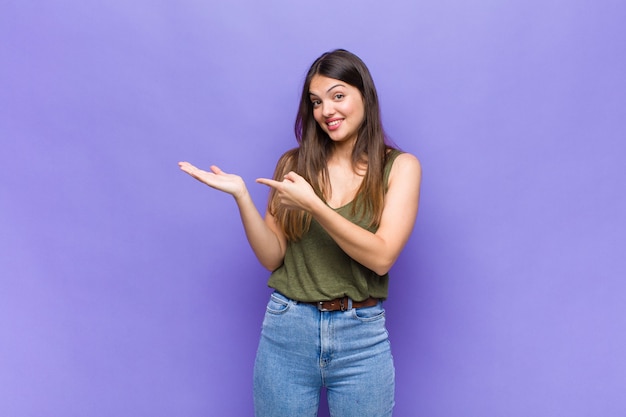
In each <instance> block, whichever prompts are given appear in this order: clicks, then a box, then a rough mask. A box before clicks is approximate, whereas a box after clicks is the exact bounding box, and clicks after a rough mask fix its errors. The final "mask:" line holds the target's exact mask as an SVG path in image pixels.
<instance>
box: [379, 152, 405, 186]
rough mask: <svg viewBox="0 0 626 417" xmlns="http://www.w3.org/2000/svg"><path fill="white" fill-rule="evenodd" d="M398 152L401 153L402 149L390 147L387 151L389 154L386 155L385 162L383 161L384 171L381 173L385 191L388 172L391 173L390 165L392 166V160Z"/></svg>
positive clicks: (387, 184) (387, 182)
mask: <svg viewBox="0 0 626 417" xmlns="http://www.w3.org/2000/svg"><path fill="white" fill-rule="evenodd" d="M400 154H402V151H400V150H398V149H392V150H390V151H389V155H388V156H387V162H386V163H385V171H384V173H383V181H384V182H385V192H387V188H388V186H389V174H390V173H391V167H392V166H393V161H395V160H396V158H397V157H398V155H400Z"/></svg>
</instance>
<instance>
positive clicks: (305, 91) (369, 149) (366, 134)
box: [268, 49, 391, 241]
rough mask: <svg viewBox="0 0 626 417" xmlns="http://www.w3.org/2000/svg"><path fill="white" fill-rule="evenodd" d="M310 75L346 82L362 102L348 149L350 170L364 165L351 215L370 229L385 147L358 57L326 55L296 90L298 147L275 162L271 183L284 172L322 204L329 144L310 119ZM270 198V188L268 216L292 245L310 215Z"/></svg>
mask: <svg viewBox="0 0 626 417" xmlns="http://www.w3.org/2000/svg"><path fill="white" fill-rule="evenodd" d="M316 75H321V76H324V77H328V78H333V79H336V80H341V81H343V82H345V83H348V84H350V85H351V86H353V87H356V88H357V89H358V90H359V91H360V93H361V96H362V98H363V104H364V108H365V115H364V118H363V123H362V124H361V126H360V128H359V131H358V136H357V140H356V143H355V145H354V149H353V150H352V167H353V169H354V170H355V171H356V170H357V167H359V166H366V167H367V169H366V172H365V176H364V178H363V181H362V182H361V186H360V187H359V189H358V191H357V194H356V197H355V201H354V204H353V205H352V213H351V214H352V215H353V216H354V215H356V214H357V209H358V210H359V213H358V214H359V215H360V218H361V220H363V219H364V218H365V217H366V216H367V217H368V227H372V226H376V225H377V224H378V223H379V222H380V217H381V215H382V211H383V203H384V192H385V190H384V188H385V184H384V183H383V171H384V167H385V163H386V156H387V154H388V152H387V151H388V150H389V149H391V146H390V145H389V144H388V143H387V140H386V136H385V132H384V130H383V126H382V122H381V117H380V107H379V104H378V94H377V93H376V87H375V86H374V81H373V80H372V76H371V75H370V72H369V70H368V69H367V67H366V66H365V64H364V63H363V61H361V59H360V58H359V57H357V56H356V55H354V54H352V53H350V52H348V51H346V50H344V49H337V50H334V51H332V52H326V53H324V54H323V55H322V56H320V57H319V58H317V59H316V60H315V62H313V64H312V65H311V68H310V69H309V71H308V73H307V76H306V78H305V81H304V85H303V88H302V96H301V98H300V106H299V109H298V115H297V117H296V123H295V134H296V139H297V141H298V144H299V147H297V148H295V149H292V150H290V151H288V152H286V153H285V154H284V155H283V156H282V157H281V158H280V160H279V161H278V164H277V166H276V170H275V172H274V179H275V180H277V181H282V180H283V177H284V176H285V174H286V173H288V172H289V171H294V172H296V173H297V174H299V175H301V176H302V177H304V178H305V179H306V180H307V181H308V182H309V183H310V184H311V186H312V187H313V190H315V193H316V194H317V195H318V196H319V197H320V198H322V199H323V200H326V198H325V197H326V192H325V190H329V189H330V184H329V179H328V178H329V176H328V167H327V162H328V158H329V156H330V153H331V150H332V147H333V142H332V140H331V139H330V138H329V137H328V135H327V134H326V132H324V131H323V130H322V128H321V127H320V126H319V125H318V124H317V122H316V121H315V119H314V117H313V105H312V103H311V99H310V95H309V88H310V85H311V80H312V79H313V77H314V76H316ZM275 197H276V192H275V191H274V190H273V189H272V191H271V192H270V196H269V203H268V209H269V212H270V213H271V214H272V215H273V216H274V217H275V219H276V221H277V223H278V224H279V225H280V227H281V228H282V229H283V231H284V232H285V235H286V236H287V239H289V240H294V241H295V240H298V239H299V238H300V237H302V235H303V233H304V232H306V231H307V230H308V228H309V225H310V223H311V216H310V215H309V214H308V213H306V212H304V211H302V210H293V209H288V208H286V207H283V206H282V205H281V204H280V203H279V202H278V201H277V199H276V198H275Z"/></svg>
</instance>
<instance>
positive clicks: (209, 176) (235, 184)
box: [178, 162, 246, 197]
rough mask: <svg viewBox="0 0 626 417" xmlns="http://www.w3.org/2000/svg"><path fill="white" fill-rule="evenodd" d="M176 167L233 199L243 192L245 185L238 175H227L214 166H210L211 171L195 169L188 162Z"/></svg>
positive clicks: (180, 163)
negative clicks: (231, 196)
mask: <svg viewBox="0 0 626 417" xmlns="http://www.w3.org/2000/svg"><path fill="white" fill-rule="evenodd" d="M178 166H179V167H180V169H181V170H183V171H184V172H186V173H187V174H189V175H191V176H192V177H194V178H195V179H197V180H198V181H200V182H202V183H204V184H206V185H208V186H209V187H211V188H215V189H216V190H220V191H223V192H225V193H228V194H231V195H233V196H234V197H238V196H240V195H241V194H243V193H244V192H245V189H246V186H245V183H244V181H243V179H242V178H241V177H240V176H239V175H235V174H228V173H226V172H224V171H222V170H221V169H219V168H218V167H217V166H215V165H211V168H210V169H211V171H205V170H203V169H200V168H197V167H195V166H193V165H192V164H190V163H189V162H179V163H178Z"/></svg>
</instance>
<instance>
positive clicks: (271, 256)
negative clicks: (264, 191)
mask: <svg viewBox="0 0 626 417" xmlns="http://www.w3.org/2000/svg"><path fill="white" fill-rule="evenodd" d="M178 165H179V166H180V169H181V170H182V171H184V172H186V173H187V174H189V175H191V176H192V177H194V178H195V179H197V180H198V181H200V182H202V183H204V184H206V185H208V186H209V187H211V188H214V189H216V190H219V191H223V192H225V193H228V194H230V195H232V196H233V197H234V198H235V202H236V203H237V208H238V209H239V215H240V216H241V222H242V224H243V227H244V230H245V232H246V237H247V238H248V242H249V243H250V247H251V248H252V250H253V251H254V254H255V255H256V257H257V258H258V260H259V262H260V263H261V265H263V266H264V267H265V268H267V269H269V270H270V271H273V270H274V269H276V268H278V267H279V266H280V265H281V264H282V263H283V258H284V257H285V248H286V245H287V243H286V238H285V237H284V235H283V233H282V232H281V230H280V229H279V228H278V227H277V225H276V223H275V221H274V218H273V217H272V216H271V215H269V214H267V215H266V216H265V219H263V217H262V216H261V214H260V213H259V211H258V210H257V208H256V206H255V205H254V202H253V201H252V198H251V197H250V193H249V192H248V189H247V187H246V184H245V183H244V181H243V179H242V178H241V177H239V176H238V175H234V174H227V173H225V172H224V171H222V170H221V169H219V168H218V167H216V166H214V165H213V166H211V171H204V170H202V169H199V168H197V167H195V166H193V165H191V164H190V163H189V162H180V163H179V164H178Z"/></svg>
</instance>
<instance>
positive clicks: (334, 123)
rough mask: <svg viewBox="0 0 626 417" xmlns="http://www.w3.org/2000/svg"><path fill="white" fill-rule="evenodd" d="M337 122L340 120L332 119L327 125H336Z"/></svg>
mask: <svg viewBox="0 0 626 417" xmlns="http://www.w3.org/2000/svg"><path fill="white" fill-rule="evenodd" d="M339 122H341V120H333V121H332V122H330V123H328V126H337V125H338V124H339Z"/></svg>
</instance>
